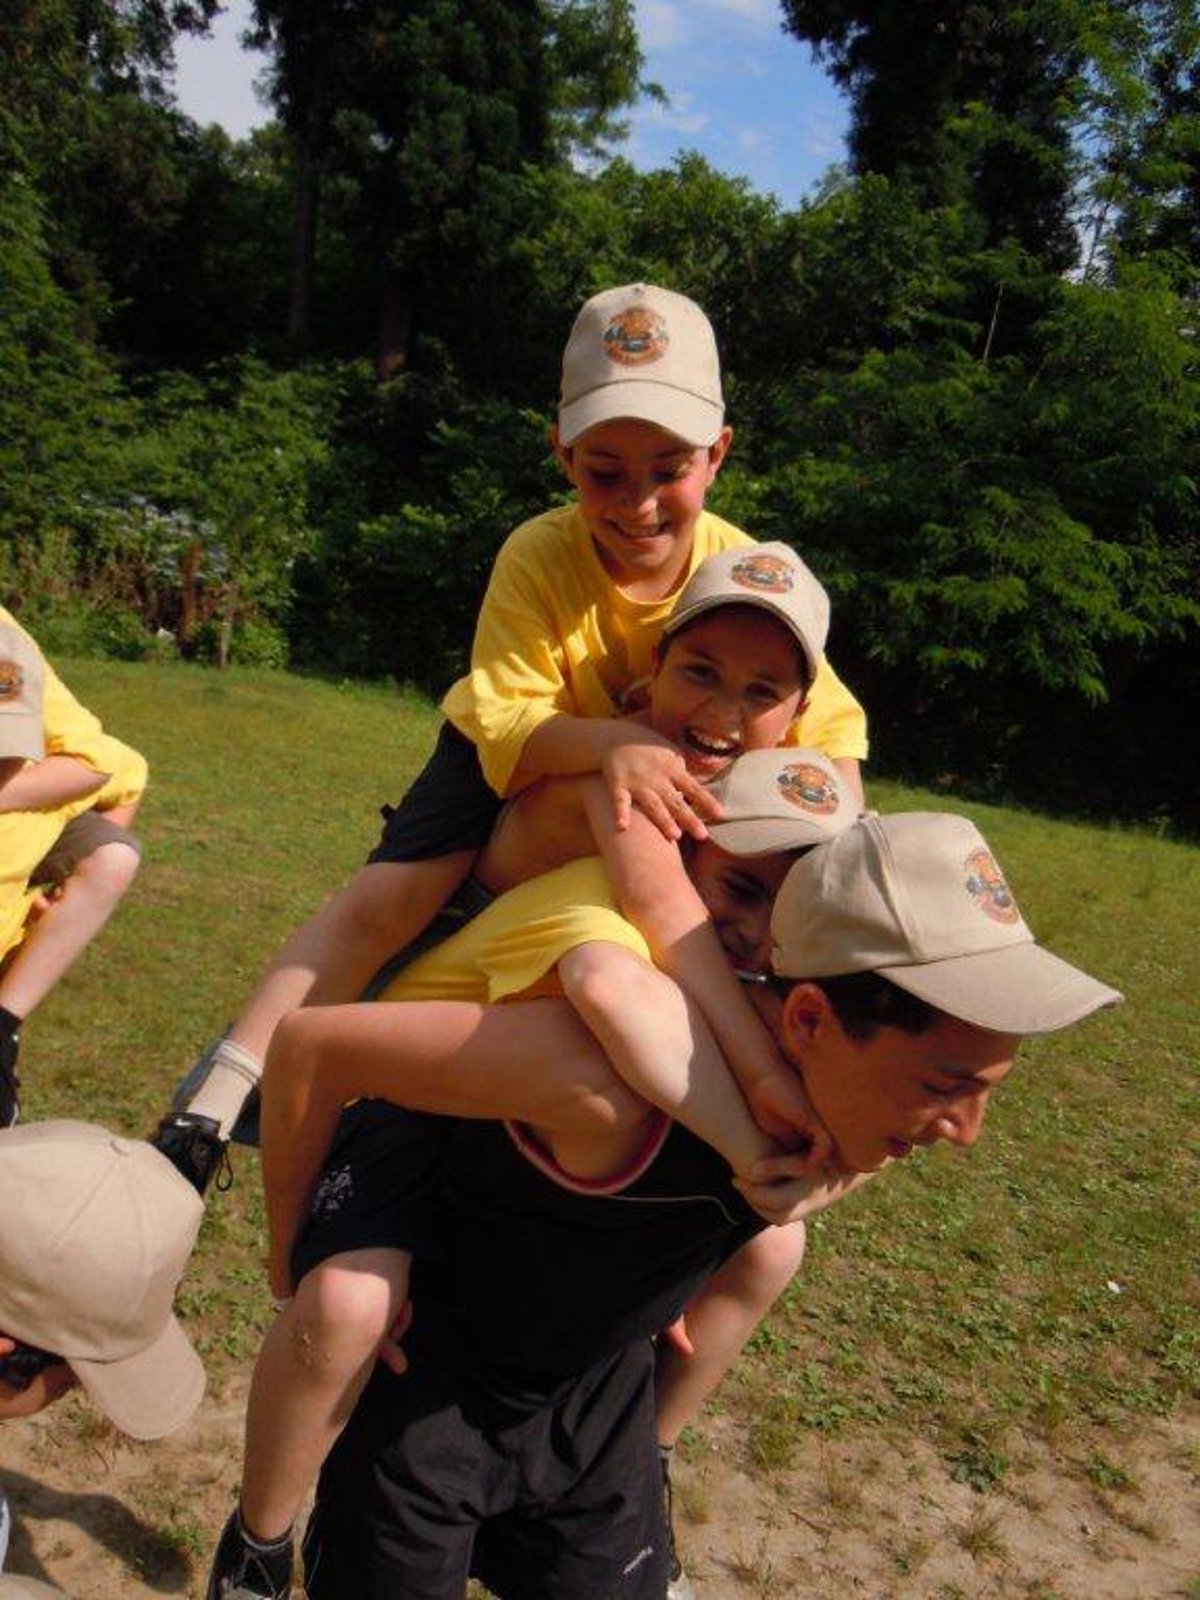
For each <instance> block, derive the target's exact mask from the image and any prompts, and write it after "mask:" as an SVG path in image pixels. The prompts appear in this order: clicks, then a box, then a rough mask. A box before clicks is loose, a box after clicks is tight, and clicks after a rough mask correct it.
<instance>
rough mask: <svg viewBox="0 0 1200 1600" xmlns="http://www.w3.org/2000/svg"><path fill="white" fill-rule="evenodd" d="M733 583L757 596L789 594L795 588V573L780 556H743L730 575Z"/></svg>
mask: <svg viewBox="0 0 1200 1600" xmlns="http://www.w3.org/2000/svg"><path fill="white" fill-rule="evenodd" d="M729 576H730V579H731V581H732V582H734V583H738V584H741V586H742V588H743V589H754V590H756V591H757V592H758V593H759V594H789V593H790V592H791V590H792V589H793V588H794V587H795V582H796V579H795V572H794V570H793V568H792V567H790V566H789V565H788V563H787V562H786V561H784V560H783V559H782V558H781V557H780V556H764V555H761V554H760V555H750V556H745V557H744V558H743V559H742V560H741V561H739V562H738V563H737V564H736V566H734V567H733V568H732V569H731V571H730V573H729Z"/></svg>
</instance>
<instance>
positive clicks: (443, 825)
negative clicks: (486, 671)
mask: <svg viewBox="0 0 1200 1600" xmlns="http://www.w3.org/2000/svg"><path fill="white" fill-rule="evenodd" d="M500 806H501V801H500V798H499V796H498V795H497V794H496V792H495V790H494V789H492V788H491V787H490V786H489V784H488V781H487V779H486V778H485V777H484V775H483V768H482V767H481V766H480V764H479V752H478V750H476V748H475V746H474V745H473V744H472V743H471V741H470V739H468V738H467V737H466V735H465V734H462V733H459V731H458V729H457V728H456V727H455V726H454V725H453V723H450V722H443V724H442V731H441V733H440V734H439V735H438V742H437V744H436V745H435V746H434V748H433V754H432V755H431V756H430V758H429V760H428V761H427V762H426V763H425V766H424V768H423V769H422V770H421V772H420V773H419V774H418V775H417V777H416V778H415V780H414V781H413V784H412V787H411V788H410V789H409V791H408V793H407V794H406V795H405V796H404V798H403V800H401V802H400V804H399V805H397V806H384V808H383V834H382V836H381V837H380V840H379V843H378V844H377V845H376V846H375V848H374V850H372V851H371V854H370V855H369V856H368V857H367V860H368V862H369V863H374V862H377V861H431V860H434V859H436V858H437V857H438V856H448V855H452V854H453V853H454V852H455V851H456V850H482V849H483V847H484V845H485V844H486V843H487V842H488V839H489V838H490V837H491V833H492V828H493V826H494V825H495V821H496V818H497V816H498V815H499V814H500Z"/></svg>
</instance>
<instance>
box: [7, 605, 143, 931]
mask: <svg viewBox="0 0 1200 1600" xmlns="http://www.w3.org/2000/svg"><path fill="white" fill-rule="evenodd" d="M10 657H11V658H17V659H20V660H21V661H22V662H26V663H28V662H35V663H36V664H38V665H39V666H40V671H41V679H42V683H41V700H42V743H43V747H44V752H45V754H46V755H48V756H50V755H64V756H74V757H75V759H76V760H77V761H81V762H82V763H83V764H84V765H85V766H87V767H90V768H91V769H92V771H93V772H105V773H108V774H109V777H108V779H107V781H106V782H105V784H104V786H103V788H101V789H98V790H96V792H95V793H93V794H89V795H85V796H84V797H83V798H82V799H79V800H72V801H71V802H70V803H69V804H67V805H63V806H56V807H54V808H52V809H46V810H42V811H2V812H0V958H3V957H4V956H6V955H7V954H8V953H9V951H10V950H12V949H14V948H15V947H16V946H17V945H18V944H20V942H21V939H22V938H23V937H24V933H25V922H26V918H27V917H28V915H29V908H30V906H31V905H32V904H33V900H34V897H35V895H36V892H37V889H38V887H39V886H38V885H37V884H31V883H30V881H29V880H30V875H31V874H32V873H33V872H34V871H35V870H36V868H37V865H38V863H39V862H40V861H41V859H42V857H43V856H44V855H45V854H46V852H47V851H48V850H49V849H50V848H51V846H52V845H53V844H54V843H55V841H56V840H57V838H58V836H59V834H60V833H61V832H62V830H63V829H64V828H65V827H66V825H67V823H68V822H70V820H71V818H72V817H77V816H80V815H81V814H82V813H83V812H84V811H92V810H97V811H107V810H111V808H112V807H113V806H120V805H129V804H132V803H133V801H135V800H137V799H138V798H139V796H140V795H141V793H142V790H143V789H144V788H145V787H146V778H147V767H146V761H145V758H144V757H143V756H141V755H139V753H138V752H137V751H136V750H133V749H131V748H130V747H129V746H128V745H127V744H122V743H121V741H120V740H119V739H114V738H113V737H112V735H111V734H107V733H105V731H104V729H103V727H102V726H101V724H100V719H99V718H98V717H96V716H93V714H92V713H91V712H90V711H89V710H88V709H87V707H86V706H82V705H80V703H79V701H78V700H76V698H75V696H74V695H73V694H72V693H71V691H70V690H69V689H68V688H67V686H66V685H65V684H64V683H63V681H62V679H61V678H60V677H59V676H58V674H57V673H56V672H55V671H54V668H53V667H52V666H51V665H50V663H49V662H48V661H47V660H46V658H45V657H44V656H43V655H42V653H41V651H40V650H39V649H38V646H37V642H36V641H35V640H34V638H33V637H32V635H31V634H29V633H27V632H26V631H25V629H24V628H22V627H21V625H20V623H19V622H18V621H17V619H16V618H15V617H14V616H13V615H12V614H11V613H10V612H8V611H6V610H5V609H4V607H3V606H0V660H8V659H9V658H10ZM3 740H4V719H3V717H0V757H3V756H6V755H9V754H10V753H12V752H10V751H8V750H6V749H5V748H4V743H3ZM19 753H20V754H22V755H25V753H26V751H25V750H24V749H22V750H20V751H19Z"/></svg>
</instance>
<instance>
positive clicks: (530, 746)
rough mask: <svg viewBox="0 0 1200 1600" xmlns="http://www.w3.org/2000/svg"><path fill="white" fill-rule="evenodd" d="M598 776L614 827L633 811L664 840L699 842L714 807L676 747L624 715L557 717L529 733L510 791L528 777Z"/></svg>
mask: <svg viewBox="0 0 1200 1600" xmlns="http://www.w3.org/2000/svg"><path fill="white" fill-rule="evenodd" d="M588 772H593V773H600V774H601V775H602V776H603V779H604V783H605V786H606V790H607V793H608V797H609V804H610V806H611V809H612V812H613V817H614V823H615V826H616V828H617V829H618V830H622V829H625V828H627V827H628V826H629V823H630V818H631V816H632V814H633V809H634V807H635V806H636V807H638V808H639V809H640V810H642V811H643V812H644V813H645V814H646V816H648V817H649V818H650V820H651V822H653V823H654V825H655V827H657V828H659V829H661V831H662V833H663V834H664V835H665V836H666V838H668V839H678V838H680V837H681V835H682V834H684V833H690V834H691V835H692V836H693V838H696V839H703V838H704V837H705V828H704V822H705V819H708V820H709V821H712V820H715V818H717V817H718V816H719V815H720V807H719V806H718V805H717V802H716V801H715V800H714V799H713V797H712V795H710V794H709V793H708V791H707V789H705V787H704V785H703V784H702V783H701V782H700V781H699V780H698V779H697V778H694V777H693V776H692V774H691V773H690V772H689V771H688V769H687V763H686V762H685V761H684V759H683V755H682V754H681V752H680V751H679V749H678V748H677V747H676V746H675V745H673V744H672V743H671V741H670V740H669V739H664V738H663V736H662V735H661V734H658V733H655V732H654V731H653V729H651V728H647V727H645V726H644V725H643V724H641V723H639V722H636V721H632V720H630V719H628V718H621V719H617V718H611V717H576V716H569V715H568V714H567V713H565V712H560V713H559V714H558V715H557V716H553V717H550V718H549V719H548V720H547V721H546V722H543V723H542V724H541V725H540V727H538V728H535V729H534V731H533V732H532V733H531V734H530V736H529V738H528V740H527V741H526V743H525V748H524V750H523V751H522V753H521V760H520V763H519V764H518V766H517V769H516V772H515V774H514V781H513V785H512V788H513V789H514V790H516V789H518V788H520V787H521V786H522V784H526V783H531V782H532V781H533V780H534V779H535V778H544V777H564V776H574V775H577V774H580V773H588Z"/></svg>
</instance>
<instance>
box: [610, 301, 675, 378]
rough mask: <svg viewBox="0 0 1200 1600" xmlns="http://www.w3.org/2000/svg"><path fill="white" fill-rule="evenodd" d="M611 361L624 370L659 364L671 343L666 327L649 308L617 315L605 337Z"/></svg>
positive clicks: (637, 307)
mask: <svg viewBox="0 0 1200 1600" xmlns="http://www.w3.org/2000/svg"><path fill="white" fill-rule="evenodd" d="M602 337H603V339H604V350H605V354H606V355H607V356H608V359H609V360H610V361H616V362H618V363H619V364H620V365H621V366H623V367H642V366H645V365H646V363H647V362H650V361H658V360H659V359H660V358H661V357H662V356H664V355H666V353H667V346H668V345H669V344H670V342H671V338H670V335H669V334H668V332H667V325H666V323H665V322H664V321H663V319H662V317H660V316H659V315H658V313H657V312H656V311H651V310H650V309H649V307H648V306H627V307H626V308H625V310H624V311H618V312H617V314H616V316H615V317H614V318H613V319H612V321H611V322H610V323H609V324H608V326H607V328H605V330H604V333H603V335H602Z"/></svg>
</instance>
